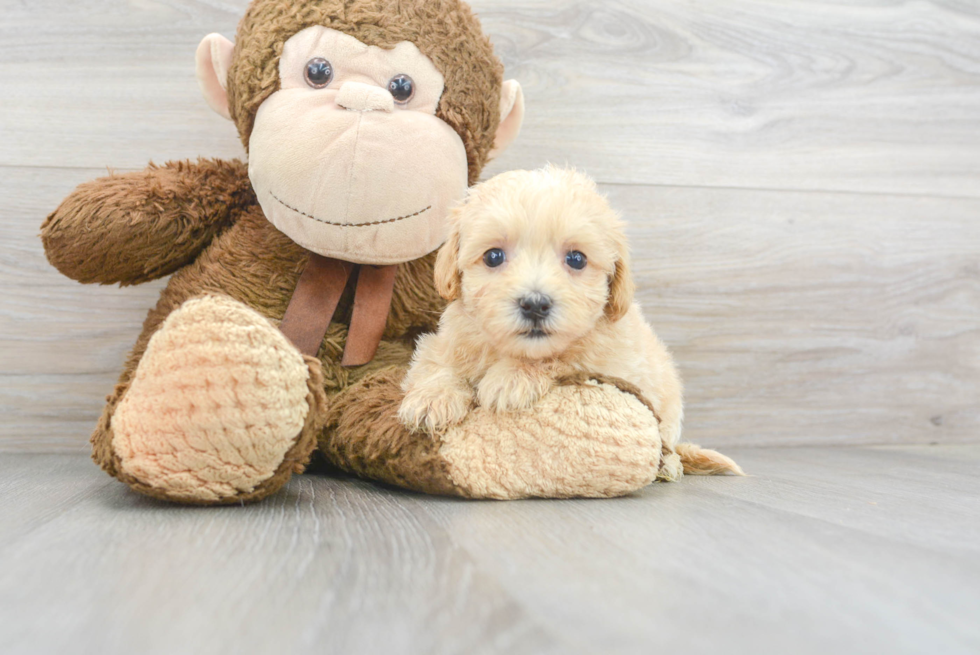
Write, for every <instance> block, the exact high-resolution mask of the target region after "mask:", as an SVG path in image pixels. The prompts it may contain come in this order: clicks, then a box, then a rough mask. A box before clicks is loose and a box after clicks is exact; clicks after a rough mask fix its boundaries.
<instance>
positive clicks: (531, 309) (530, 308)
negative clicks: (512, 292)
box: [517, 293, 553, 325]
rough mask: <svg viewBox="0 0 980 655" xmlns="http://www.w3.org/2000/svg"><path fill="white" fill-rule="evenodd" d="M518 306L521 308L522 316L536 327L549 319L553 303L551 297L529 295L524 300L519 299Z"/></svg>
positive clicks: (536, 294) (537, 294)
mask: <svg viewBox="0 0 980 655" xmlns="http://www.w3.org/2000/svg"><path fill="white" fill-rule="evenodd" d="M517 304H518V306H520V308H521V316H523V317H524V318H525V319H527V320H529V321H531V323H533V324H534V325H538V324H539V323H541V322H542V321H544V320H545V319H546V318H548V315H549V314H550V313H551V306H552V304H553V303H552V301H551V298H550V297H548V296H546V295H544V294H542V293H529V294H528V295H526V296H524V297H523V298H519V299H518V300H517Z"/></svg>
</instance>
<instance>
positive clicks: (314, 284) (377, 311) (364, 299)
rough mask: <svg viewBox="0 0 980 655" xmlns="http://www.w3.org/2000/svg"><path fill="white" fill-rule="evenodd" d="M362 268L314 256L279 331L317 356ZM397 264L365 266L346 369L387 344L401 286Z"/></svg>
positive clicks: (356, 298) (346, 349)
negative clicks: (397, 287) (355, 273)
mask: <svg viewBox="0 0 980 655" xmlns="http://www.w3.org/2000/svg"><path fill="white" fill-rule="evenodd" d="M355 266H356V264H351V263H350V262H344V261H340V260H339V259H332V258H330V257H323V256H322V255H318V254H316V253H310V260H309V262H308V263H307V264H306V268H305V269H304V270H303V273H302V275H300V277H299V282H298V283H297V284H296V290H295V291H294V292H293V297H292V299H290V301H289V306H288V307H286V314H285V315H284V316H283V317H282V323H280V325H279V329H280V330H282V333H283V334H285V335H286V337H287V338H288V339H289V340H290V341H292V342H293V345H295V346H296V347H297V348H298V349H299V350H300V352H302V353H303V354H304V355H309V356H311V357H316V354H317V351H318V350H319V349H320V345H321V344H322V343H323V337H324V335H326V334H327V328H328V327H330V321H331V320H332V319H333V315H334V313H335V312H336V311H337V304H338V303H339V302H340V297H341V296H342V295H343V293H344V288H345V287H346V286H347V281H348V280H349V279H350V276H351V273H352V272H353V271H354V268H355ZM395 271H396V267H395V266H361V267H360V272H359V273H358V278H357V290H356V291H355V293H354V314H353V317H352V318H351V325H350V329H349V330H348V333H347V345H346V346H345V347H344V358H343V360H342V362H341V363H342V364H343V365H344V366H361V365H363V364H367V363H368V362H370V361H371V360H372V359H373V358H374V354H375V353H376V352H377V350H378V344H380V343H381V335H382V334H383V333H384V329H385V323H386V322H387V320H388V309H389V307H390V306H391V296H392V292H393V291H394V287H395Z"/></svg>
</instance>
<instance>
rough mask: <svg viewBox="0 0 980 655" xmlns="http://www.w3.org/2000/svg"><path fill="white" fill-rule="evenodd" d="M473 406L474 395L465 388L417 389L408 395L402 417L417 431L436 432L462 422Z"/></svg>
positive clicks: (401, 418) (404, 421)
mask: <svg viewBox="0 0 980 655" xmlns="http://www.w3.org/2000/svg"><path fill="white" fill-rule="evenodd" d="M472 403H473V392H472V391H470V390H469V389H465V388H463V387H457V386H448V387H439V388H434V387H415V388H414V389H411V390H409V392H408V393H407V394H405V399H404V400H402V404H401V406H400V407H399V408H398V418H399V419H400V420H401V422H402V423H403V424H404V425H405V426H406V427H407V428H408V429H409V430H412V431H413V432H417V431H419V430H423V429H424V430H427V431H429V432H435V431H436V430H439V429H441V428H444V427H447V426H450V425H454V424H456V423H459V422H460V421H462V420H463V418H465V417H466V415H467V414H468V413H469V411H470V405H471V404H472Z"/></svg>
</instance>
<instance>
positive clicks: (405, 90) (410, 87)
mask: <svg viewBox="0 0 980 655" xmlns="http://www.w3.org/2000/svg"><path fill="white" fill-rule="evenodd" d="M388 92H389V93H391V97H392V98H394V99H395V102H397V103H398V104H400V105H404V104H405V103H406V102H408V101H409V100H411V99H412V96H414V95H415V82H413V81H412V78H410V77H409V76H408V75H395V76H394V77H393V78H391V80H389V81H388Z"/></svg>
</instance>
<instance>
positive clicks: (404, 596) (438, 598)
mask: <svg viewBox="0 0 980 655" xmlns="http://www.w3.org/2000/svg"><path fill="white" fill-rule="evenodd" d="M731 454H733V455H735V456H736V458H737V459H738V460H739V461H740V462H741V463H742V464H743V465H744V466H745V468H746V469H747V470H748V471H750V472H751V473H752V474H753V475H752V477H749V478H708V479H705V478H699V479H695V478H686V479H684V480H682V481H681V482H679V483H676V484H656V485H653V486H651V487H648V488H647V489H645V490H643V491H642V492H641V493H639V494H636V495H635V496H632V497H629V498H622V499H618V500H612V501H527V502H470V501H461V500H453V499H442V498H432V497H424V496H417V495H413V494H409V493H405V492H401V491H397V490H390V489H385V488H380V487H377V486H374V485H371V484H369V483H365V482H361V481H357V480H351V479H335V478H331V477H327V476H323V475H320V476H314V475H306V476H302V477H300V478H297V479H294V480H293V481H292V482H291V483H290V484H289V486H288V488H287V489H286V490H285V491H283V492H281V493H280V494H278V495H277V496H275V497H273V498H271V499H269V500H268V501H267V502H265V503H262V504H260V505H256V506H251V507H245V508H242V507H231V508H223V509H201V510H197V509H188V508H184V507H174V506H169V505H163V504H160V503H158V502H156V501H152V500H149V499H146V498H143V497H140V496H138V495H136V494H134V493H132V492H130V491H129V490H128V489H127V488H126V487H125V486H124V485H122V484H119V483H116V482H114V481H111V480H109V479H108V478H106V477H105V476H103V475H102V474H101V473H100V472H99V471H97V470H95V468H94V467H92V466H91V464H90V462H88V461H87V460H86V459H85V458H84V457H81V456H77V455H30V454H24V455H10V456H7V457H5V458H3V459H2V460H0V498H3V499H4V500H3V503H2V504H0V652H3V653H5V654H8V653H10V654H12V653H65V652H70V653H100V654H108V653H127V652H134V653H148V654H149V653H182V652H195V653H202V654H208V653H290V654H300V653H352V654H361V653H365V654H373V653H407V654H414V653H418V654H434V653H466V654H476V653H506V654H518V653H528V654H535V655H537V654H541V653H562V654H565V653H596V654H603V655H605V654H610V653H660V652H663V653H669V652H677V653H722V652H723V653H746V654H753V655H758V654H764V653H777V654H782V653H794V654H808V653H814V654H817V655H826V654H827V653H894V654H899V653H920V654H924V653H928V654H933V653H943V654H944V655H953V654H958V653H964V654H965V653H977V652H978V651H980V621H977V617H978V616H980V447H978V446H932V447H930V446H890V447H857V448H754V449H753V448H739V449H735V450H732V451H731ZM39 480H43V481H44V484H38V481H39Z"/></svg>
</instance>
